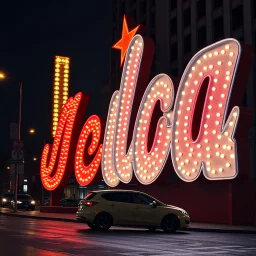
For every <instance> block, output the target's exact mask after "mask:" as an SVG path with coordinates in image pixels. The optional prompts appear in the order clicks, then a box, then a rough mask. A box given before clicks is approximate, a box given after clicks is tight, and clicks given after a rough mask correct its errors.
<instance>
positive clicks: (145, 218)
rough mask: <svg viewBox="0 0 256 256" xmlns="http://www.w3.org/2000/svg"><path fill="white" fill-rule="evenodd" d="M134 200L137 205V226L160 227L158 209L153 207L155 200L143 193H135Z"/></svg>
mask: <svg viewBox="0 0 256 256" xmlns="http://www.w3.org/2000/svg"><path fill="white" fill-rule="evenodd" d="M132 198H133V203H134V205H135V214H136V225H139V226H156V225H159V219H158V215H157V207H155V208H154V207H153V201H154V199H153V198H151V197H149V196H147V195H145V194H141V193H133V195H132Z"/></svg>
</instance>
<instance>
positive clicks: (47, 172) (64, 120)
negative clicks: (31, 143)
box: [40, 93, 82, 190]
mask: <svg viewBox="0 0 256 256" xmlns="http://www.w3.org/2000/svg"><path fill="white" fill-rule="evenodd" d="M81 98H82V94H81V93H77V94H76V95H75V97H74V98H70V99H69V100H68V101H67V103H66V104H65V105H64V107H63V110H62V112H61V115H60V118H59V122H58V129H57V131H56V134H55V138H54V143H53V145H52V150H51V152H50V147H49V145H48V144H46V145H45V147H44V149H43V153H42V160H41V170H40V172H41V179H42V183H43V185H44V187H45V188H46V189H48V190H54V189H56V188H57V187H58V186H59V184H60V182H61V180H62V178H63V175H64V172H65V168H66V163H67V160H68V152H69V147H70V141H71V134H72V129H73V126H74V121H75V116H76V112H77V109H78V106H79V104H80V101H81ZM62 136H63V139H62ZM61 141H62V144H61V145H60V142H61ZM60 147H61V149H60ZM59 151H60V152H61V153H60V155H59V159H58V164H57V168H56V172H55V170H54V166H55V162H56V160H57V155H58V152H59ZM49 154H50V155H51V156H50V157H49ZM48 158H49V159H50V161H49V163H48V161H47V159H48ZM53 173H54V175H52V174H53Z"/></svg>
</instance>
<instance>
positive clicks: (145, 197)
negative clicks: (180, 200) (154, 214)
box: [137, 193, 167, 206]
mask: <svg viewBox="0 0 256 256" xmlns="http://www.w3.org/2000/svg"><path fill="white" fill-rule="evenodd" d="M137 195H138V196H139V198H140V199H141V200H144V201H146V202H147V203H149V204H150V203H152V201H156V203H157V205H158V206H163V205H167V204H164V203H162V202H161V201H159V200H158V199H156V198H154V197H152V196H149V195H147V194H143V193H139V194H137Z"/></svg>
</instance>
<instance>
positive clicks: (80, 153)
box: [74, 115, 102, 186]
mask: <svg viewBox="0 0 256 256" xmlns="http://www.w3.org/2000/svg"><path fill="white" fill-rule="evenodd" d="M93 123H95V124H93ZM90 134H92V141H91V144H90V146H89V147H88V154H89V155H93V154H94V152H95V151H96V150H97V148H98V145H99V142H100V137H101V122H100V118H99V117H98V116H97V115H92V116H90V117H89V118H88V119H87V120H86V122H85V124H84V126H83V128H82V131H81V133H80V136H79V139H78V143H77V147H76V155H75V164H74V167H75V176H76V180H77V182H78V183H79V184H80V185H81V186H87V185H89V184H90V183H91V181H92V180H93V179H94V177H95V175H96V174H97V172H98V169H99V167H100V164H101V156H102V144H100V145H99V148H98V150H97V153H96V154H95V156H94V158H93V160H92V161H91V163H90V164H89V165H85V164H84V153H85V146H86V142H87V139H88V137H89V135H90ZM87 158H88V157H87Z"/></svg>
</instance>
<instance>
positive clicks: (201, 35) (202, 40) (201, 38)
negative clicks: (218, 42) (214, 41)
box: [197, 27, 206, 49]
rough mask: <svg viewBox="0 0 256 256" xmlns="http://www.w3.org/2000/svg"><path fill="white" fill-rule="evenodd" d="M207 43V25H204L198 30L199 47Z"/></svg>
mask: <svg viewBox="0 0 256 256" xmlns="http://www.w3.org/2000/svg"><path fill="white" fill-rule="evenodd" d="M205 45H206V27H202V28H200V29H198V31H197V48H198V49H201V48H203V47H204V46H205Z"/></svg>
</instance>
